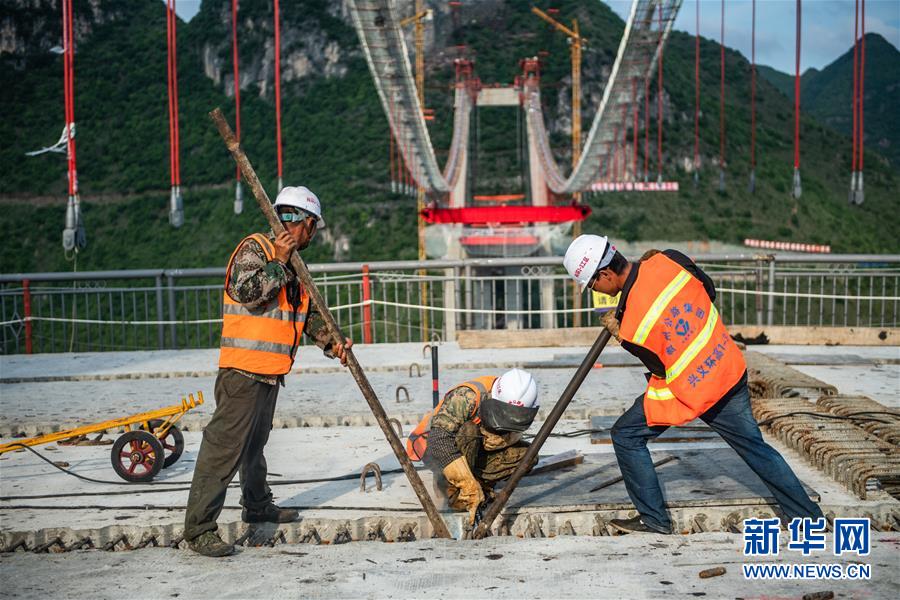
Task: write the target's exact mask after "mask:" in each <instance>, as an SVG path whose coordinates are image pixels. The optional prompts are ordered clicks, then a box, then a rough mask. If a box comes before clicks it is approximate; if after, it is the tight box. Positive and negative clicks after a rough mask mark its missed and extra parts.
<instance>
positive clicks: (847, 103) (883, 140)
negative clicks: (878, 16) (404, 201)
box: [759, 33, 900, 169]
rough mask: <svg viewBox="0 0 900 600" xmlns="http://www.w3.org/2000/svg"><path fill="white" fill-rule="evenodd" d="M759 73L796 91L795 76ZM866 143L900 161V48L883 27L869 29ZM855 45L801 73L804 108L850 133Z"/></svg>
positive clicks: (785, 91) (770, 70)
mask: <svg viewBox="0 0 900 600" xmlns="http://www.w3.org/2000/svg"><path fill="white" fill-rule="evenodd" d="M759 73H760V75H761V76H762V77H764V78H766V79H768V80H769V81H770V82H771V83H772V84H773V85H774V86H775V87H777V88H778V89H779V90H781V92H782V93H783V94H784V95H785V96H787V97H788V98H791V99H793V97H794V78H793V77H792V76H791V75H788V74H786V73H782V72H780V71H777V70H775V69H773V68H771V67H760V68H759ZM864 91H865V98H864V100H863V107H864V109H865V110H864V113H863V128H864V129H865V143H866V145H869V146H872V147H873V148H875V149H876V150H877V152H878V153H879V154H881V155H882V156H884V157H885V158H888V159H890V161H891V164H892V165H894V168H895V169H896V168H898V167H900V120H898V119H897V118H896V112H897V107H896V104H897V103H896V97H897V94H898V93H900V50H897V48H895V47H894V46H893V45H891V43H890V42H888V41H887V40H886V39H884V38H883V37H882V36H881V35H879V34H877V33H868V34H866V74H865V90H864ZM852 92H853V48H852V47H851V48H850V49H849V50H848V51H847V52H845V53H844V54H843V55H841V56H840V57H839V58H838V59H837V60H835V61H834V62H832V63H831V64H829V65H828V66H827V67H825V68H824V69H822V70H821V71H819V70H817V69H809V70H807V71H806V72H805V73H803V75H801V77H800V99H801V102H802V105H803V109H804V110H808V111H809V112H810V113H811V114H812V115H813V116H814V117H815V118H816V119H817V120H819V121H820V122H822V123H824V124H825V125H828V126H829V127H831V128H833V129H835V130H837V131H839V132H841V133H843V134H845V135H848V136H849V135H852V131H853V111H852V104H851V103H852V98H853V93H852Z"/></svg>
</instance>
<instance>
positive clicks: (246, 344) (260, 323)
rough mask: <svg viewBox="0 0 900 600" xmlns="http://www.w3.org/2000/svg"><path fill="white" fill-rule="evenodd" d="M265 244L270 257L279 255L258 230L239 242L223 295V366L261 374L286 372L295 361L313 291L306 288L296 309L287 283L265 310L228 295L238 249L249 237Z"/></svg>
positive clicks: (264, 248) (262, 244) (221, 364)
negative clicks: (251, 307) (307, 291)
mask: <svg viewBox="0 0 900 600" xmlns="http://www.w3.org/2000/svg"><path fill="white" fill-rule="evenodd" d="M250 239H252V240H254V241H256V242H257V243H258V244H259V245H260V246H262V249H263V252H265V254H266V259H267V260H270V261H271V260H272V259H273V258H274V257H275V247H274V245H273V244H272V242H271V241H269V239H268V238H267V237H266V236H265V235H262V234H259V233H254V234H253V235H250V236H247V237H246V238H244V239H243V240H241V243H240V244H238V246H237V248H235V250H234V252H232V253H231V258H229V259H228V270H227V271H226V272H225V292H224V294H223V297H222V302H223V315H222V341H221V344H220V348H219V368H220V369H224V368H235V369H241V370H242V371H248V372H250V373H257V374H259V375H284V374H285V373H287V372H288V371H290V370H291V367H292V366H293V364H294V355H295V354H296V353H297V347H298V346H299V345H300V336H301V335H303V328H304V326H305V325H306V313H307V312H308V311H309V294H308V293H306V290H303V292H302V294H301V297H300V303H299V305H298V306H297V307H296V309H295V308H294V307H293V306H292V305H291V303H290V302H289V301H288V297H287V286H282V288H281V289H280V290H278V296H277V297H276V298H275V299H274V300H273V301H272V302H270V303H269V305H268V306H266V307H265V308H263V309H262V310H256V311H250V310H247V309H246V308H244V306H243V305H242V304H241V303H240V302H236V301H235V300H234V299H233V298H232V297H231V296H229V295H228V291H227V290H228V281H229V280H230V278H231V269H232V267H233V266H234V257H235V255H236V254H237V251H238V249H240V247H241V246H242V245H243V244H244V242H246V241H247V240H250Z"/></svg>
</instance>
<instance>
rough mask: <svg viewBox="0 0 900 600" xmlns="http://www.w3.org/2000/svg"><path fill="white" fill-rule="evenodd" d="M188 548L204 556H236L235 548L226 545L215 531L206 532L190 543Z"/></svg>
mask: <svg viewBox="0 0 900 600" xmlns="http://www.w3.org/2000/svg"><path fill="white" fill-rule="evenodd" d="M188 548H190V549H191V550H193V551H194V552H196V553H197V554H202V555H203V556H212V557H214V558H220V557H222V556H230V555H232V554H234V546H232V545H231V544H226V543H225V542H223V541H222V538H220V537H219V534H218V533H216V532H215V531H205V532H203V533H201V534H200V535H198V536H197V537H195V538H194V539H192V540H190V541H189V542H188Z"/></svg>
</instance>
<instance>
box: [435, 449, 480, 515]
mask: <svg viewBox="0 0 900 600" xmlns="http://www.w3.org/2000/svg"><path fill="white" fill-rule="evenodd" d="M444 477H446V478H447V482H448V483H449V484H450V485H451V486H453V487H455V488H456V489H457V490H459V491H458V494H457V497H456V499H455V501H454V502H453V508H456V509H462V510H468V511H469V525H474V524H475V513H476V511H477V510H478V507H479V506H481V505H482V503H483V502H484V491H482V489H481V484H480V483H478V480H477V479H475V476H474V475H472V469H470V468H469V463H467V462H466V458H465V457H464V456H460V457H459V458H457V459H456V460H454V461H453V462H452V463H450V464H449V465H447V466H446V467H444Z"/></svg>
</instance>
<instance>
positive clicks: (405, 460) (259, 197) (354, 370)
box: [209, 108, 450, 538]
mask: <svg viewBox="0 0 900 600" xmlns="http://www.w3.org/2000/svg"><path fill="white" fill-rule="evenodd" d="M209 116H210V118H211V119H212V121H213V123H215V125H216V128H217V129H218V130H219V134H220V135H221V136H222V139H223V140H224V141H225V145H226V146H227V147H228V150H229V151H230V152H231V155H232V156H233V157H234V160H235V162H237V164H238V166H239V167H240V168H241V172H243V174H244V179H245V180H246V181H247V184H248V185H249V186H250V190H251V191H252V192H253V196H254V197H255V198H256V202H257V204H259V208H260V210H261V211H262V212H263V214H264V215H265V217H266V220H267V221H268V222H269V226H271V227H272V231H273V232H274V233H275V234H276V235H278V234H279V233H281V232H282V231H284V226H283V225H282V224H281V221H279V220H278V215H276V214H275V209H274V208H272V202H271V201H270V200H269V196H268V195H267V194H266V191H265V189H263V186H262V184H261V183H260V181H259V177H257V176H256V171H255V170H254V169H253V167H252V166H251V164H250V160H249V159H248V158H247V155H246V154H244V151H243V149H242V148H241V145H240V144H239V143H238V141H237V139H235V137H234V132H232V131H231V127H229V125H228V122H227V121H226V120H225V115H223V114H222V111H221V110H220V109H218V108H216V109H215V110H213V111H212V112H211V113H209ZM291 266H292V267H293V268H294V272H295V273H296V274H297V278H298V279H299V280H300V283H302V284H303V287H304V288H306V291H307V292H308V293H309V296H310V300H311V301H312V304H313V306H315V308H316V310H317V311H319V314H320V315H322V318H323V319H324V321H325V326H326V327H327V329H328V333H329V334H330V335H331V339H332V340H334V341H335V342H336V343H338V344H342V343H344V334H343V333H341V330H340V328H339V327H338V324H337V322H335V320H334V317H333V316H332V315H331V311H330V310H328V305H327V304H326V303H325V300H324V299H323V298H322V295H321V294H320V293H319V290H318V289H317V288H316V284H315V283H314V282H313V278H312V276H311V275H310V274H309V270H307V268H306V263H305V262H303V259H302V258H300V255H299V254H298V253H297V252H296V251H295V252H294V253H293V254H292V255H291ZM346 356H347V367H348V368H349V369H350V373H351V374H352V375H353V378H354V379H355V380H356V383H357V385H358V386H359V389H360V391H361V392H362V395H363V397H364V398H365V399H366V402H367V403H368V404H369V408H370V409H371V410H372V414H373V415H375V420H376V421H378V425H379V427H381V431H382V432H384V437H385V438H387V441H388V443H389V444H390V445H391V450H393V451H394V455H395V456H396V457H397V460H398V461H399V463H400V466H401V467H403V472H404V473H406V477H407V478H408V479H409V483H410V485H411V486H412V488H413V491H415V492H416V496H418V498H419V502H421V503H422V508H424V509H425V514H426V515H428V520H429V521H431V526H432V528H433V529H434V535H435V536H436V537H441V538H449V537H450V531H449V530H448V529H447V525H446V524H445V523H444V520H443V519H442V518H441V516H440V514H438V511H437V508H436V507H435V505H434V502H433V501H432V500H431V496H429V495H428V492H427V491H426V490H425V484H423V483H422V479H421V478H420V477H419V474H418V473H416V468H415V467H414V466H413V464H412V461H410V460H409V457H408V456H407V455H406V451H405V450H404V448H403V446H402V445H401V444H400V439H399V438H398V437H397V434H396V432H395V431H394V429H393V427H391V424H390V423H388V417H387V414H386V413H385V412H384V407H383V406H382V405H381V402H379V401H378V397H377V396H376V395H375V390H374V389H372V385H371V384H370V383H369V380H368V378H367V377H366V375H365V373H363V370H362V367H361V366H360V365H359V362H358V361H357V360H356V356H355V355H354V354H353V351H352V349H350V348H348V349H347V350H346Z"/></svg>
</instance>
